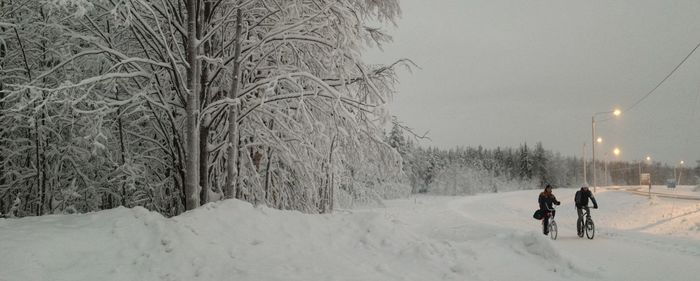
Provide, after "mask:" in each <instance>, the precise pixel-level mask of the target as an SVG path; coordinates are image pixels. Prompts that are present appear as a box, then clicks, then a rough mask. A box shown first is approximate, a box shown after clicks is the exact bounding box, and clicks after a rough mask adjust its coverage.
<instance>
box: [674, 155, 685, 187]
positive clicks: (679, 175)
mask: <svg viewBox="0 0 700 281" xmlns="http://www.w3.org/2000/svg"><path fill="white" fill-rule="evenodd" d="M683 164H685V161H683V160H681V162H680V163H679V164H678V166H680V171H678V178H676V167H673V177H674V178H675V179H676V184H677V185H681V175H682V174H683Z"/></svg>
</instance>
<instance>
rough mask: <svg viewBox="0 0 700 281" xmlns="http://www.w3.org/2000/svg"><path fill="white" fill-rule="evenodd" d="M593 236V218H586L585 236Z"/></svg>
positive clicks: (589, 237)
mask: <svg viewBox="0 0 700 281" xmlns="http://www.w3.org/2000/svg"><path fill="white" fill-rule="evenodd" d="M593 236H595V224H593V220H591V219H588V220H586V237H588V239H593Z"/></svg>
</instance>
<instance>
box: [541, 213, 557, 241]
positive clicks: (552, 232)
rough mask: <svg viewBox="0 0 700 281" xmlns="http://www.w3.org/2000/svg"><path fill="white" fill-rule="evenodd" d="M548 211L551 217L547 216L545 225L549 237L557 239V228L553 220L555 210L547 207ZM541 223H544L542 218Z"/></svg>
mask: <svg viewBox="0 0 700 281" xmlns="http://www.w3.org/2000/svg"><path fill="white" fill-rule="evenodd" d="M548 211H549V213H550V214H551V217H550V218H549V226H548V227H547V228H548V230H549V238H551V239H552V240H557V235H558V234H559V232H558V228H557V222H556V221H555V220H554V217H555V212H554V209H549V210H548ZM542 223H544V220H542Z"/></svg>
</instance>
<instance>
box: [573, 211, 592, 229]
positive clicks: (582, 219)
mask: <svg viewBox="0 0 700 281" xmlns="http://www.w3.org/2000/svg"><path fill="white" fill-rule="evenodd" d="M584 209H585V210H586V212H588V213H589V214H590V211H591V209H589V208H588V206H581V207H576V213H577V214H578V220H577V221H576V229H577V230H578V231H581V229H579V228H578V226H579V224H578V222H579V221H585V218H584V217H583V210H584Z"/></svg>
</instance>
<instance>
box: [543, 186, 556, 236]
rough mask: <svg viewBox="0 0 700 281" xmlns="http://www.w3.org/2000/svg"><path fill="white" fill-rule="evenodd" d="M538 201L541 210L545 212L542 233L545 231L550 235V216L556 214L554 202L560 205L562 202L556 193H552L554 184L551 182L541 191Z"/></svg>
mask: <svg viewBox="0 0 700 281" xmlns="http://www.w3.org/2000/svg"><path fill="white" fill-rule="evenodd" d="M537 201H538V202H539V203H540V210H541V211H542V213H543V214H544V221H543V222H542V227H543V228H542V233H544V235H548V234H549V227H548V226H549V217H550V216H553V215H554V214H555V211H554V207H552V204H554V205H559V204H561V202H559V201H558V200H557V198H556V197H554V194H552V186H551V185H549V184H548V185H547V186H545V187H544V191H543V192H542V193H540V197H539V198H538V199H537Z"/></svg>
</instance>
